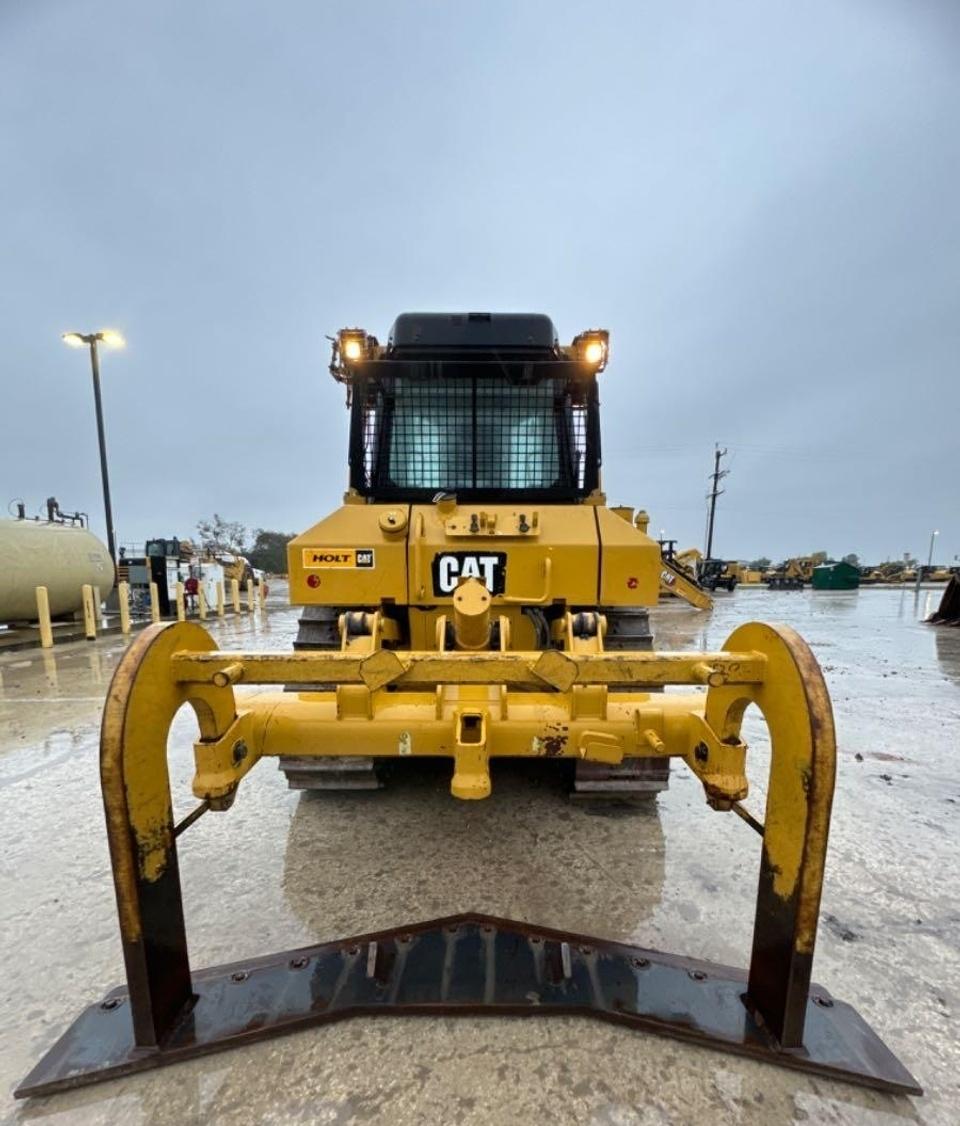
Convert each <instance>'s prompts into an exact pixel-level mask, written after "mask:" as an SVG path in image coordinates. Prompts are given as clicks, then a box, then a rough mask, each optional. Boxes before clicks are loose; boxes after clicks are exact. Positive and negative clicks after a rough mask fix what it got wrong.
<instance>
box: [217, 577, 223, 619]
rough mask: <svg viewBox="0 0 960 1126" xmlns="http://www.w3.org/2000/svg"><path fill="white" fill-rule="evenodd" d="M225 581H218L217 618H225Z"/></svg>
mask: <svg viewBox="0 0 960 1126" xmlns="http://www.w3.org/2000/svg"><path fill="white" fill-rule="evenodd" d="M223 602H224V598H223V579H218V580H217V617H218V618H222V617H223Z"/></svg>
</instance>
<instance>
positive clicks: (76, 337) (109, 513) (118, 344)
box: [63, 329, 125, 566]
mask: <svg viewBox="0 0 960 1126" xmlns="http://www.w3.org/2000/svg"><path fill="white" fill-rule="evenodd" d="M63 341H64V343H65V344H69V345H70V347H71V348H82V347H83V346H84V344H86V345H88V346H89V348H90V368H91V371H92V372H93V399H94V403H95V404H96V408H97V438H98V440H99V442H100V476H101V478H102V479H103V508H104V514H105V516H106V518H107V550H108V551H109V552H110V558H111V559H112V560H113V563H114V566H116V563H117V545H116V540H115V538H114V532H113V509H112V507H111V505H110V478H109V476H108V475H107V442H106V439H105V438H104V436H103V403H102V402H101V400H100V353H99V350H98V345H99V344H101V343H103V344H106V345H107V346H108V347H113V348H122V347H123V346H124V344H125V341H124V339H123V337H122V336H121V335H120V333H119V332H112V331H111V330H110V329H102V330H101V331H100V332H65V333H64V334H63Z"/></svg>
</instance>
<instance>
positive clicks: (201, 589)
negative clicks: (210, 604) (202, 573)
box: [197, 582, 207, 622]
mask: <svg viewBox="0 0 960 1126" xmlns="http://www.w3.org/2000/svg"><path fill="white" fill-rule="evenodd" d="M206 590H207V588H206V587H205V586H204V585H203V583H202V582H201V583H199V584H198V586H197V613H198V614H199V615H200V621H201V622H205V621H206V620H207V594H206Z"/></svg>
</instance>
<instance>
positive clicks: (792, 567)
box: [764, 551, 827, 590]
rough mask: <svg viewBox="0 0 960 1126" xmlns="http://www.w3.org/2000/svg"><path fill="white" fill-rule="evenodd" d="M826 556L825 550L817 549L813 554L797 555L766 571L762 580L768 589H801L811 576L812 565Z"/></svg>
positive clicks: (821, 561) (822, 560)
mask: <svg viewBox="0 0 960 1126" xmlns="http://www.w3.org/2000/svg"><path fill="white" fill-rule="evenodd" d="M826 558H827V554H826V552H825V551H818V552H816V553H815V554H814V555H797V556H795V557H794V558H792V559H787V560H786V561H785V562H783V563H781V564H780V566H779V567H774V568H772V569H771V570H769V571H767V573H766V574H765V575H764V582H765V583H766V584H767V587H768V589H770V590H803V587H804V584H805V583H808V582H810V581H811V579H812V578H813V569H814V567H816V566H817V564H819V563H823V562H825V561H826Z"/></svg>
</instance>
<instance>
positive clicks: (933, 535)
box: [927, 528, 940, 567]
mask: <svg viewBox="0 0 960 1126" xmlns="http://www.w3.org/2000/svg"><path fill="white" fill-rule="evenodd" d="M939 535H940V529H939V528H934V529H933V531H932V532H931V533H930V551H929V552H928V553H927V567H932V566H933V541H934V540H935V539H936V538H937V536H939Z"/></svg>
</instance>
